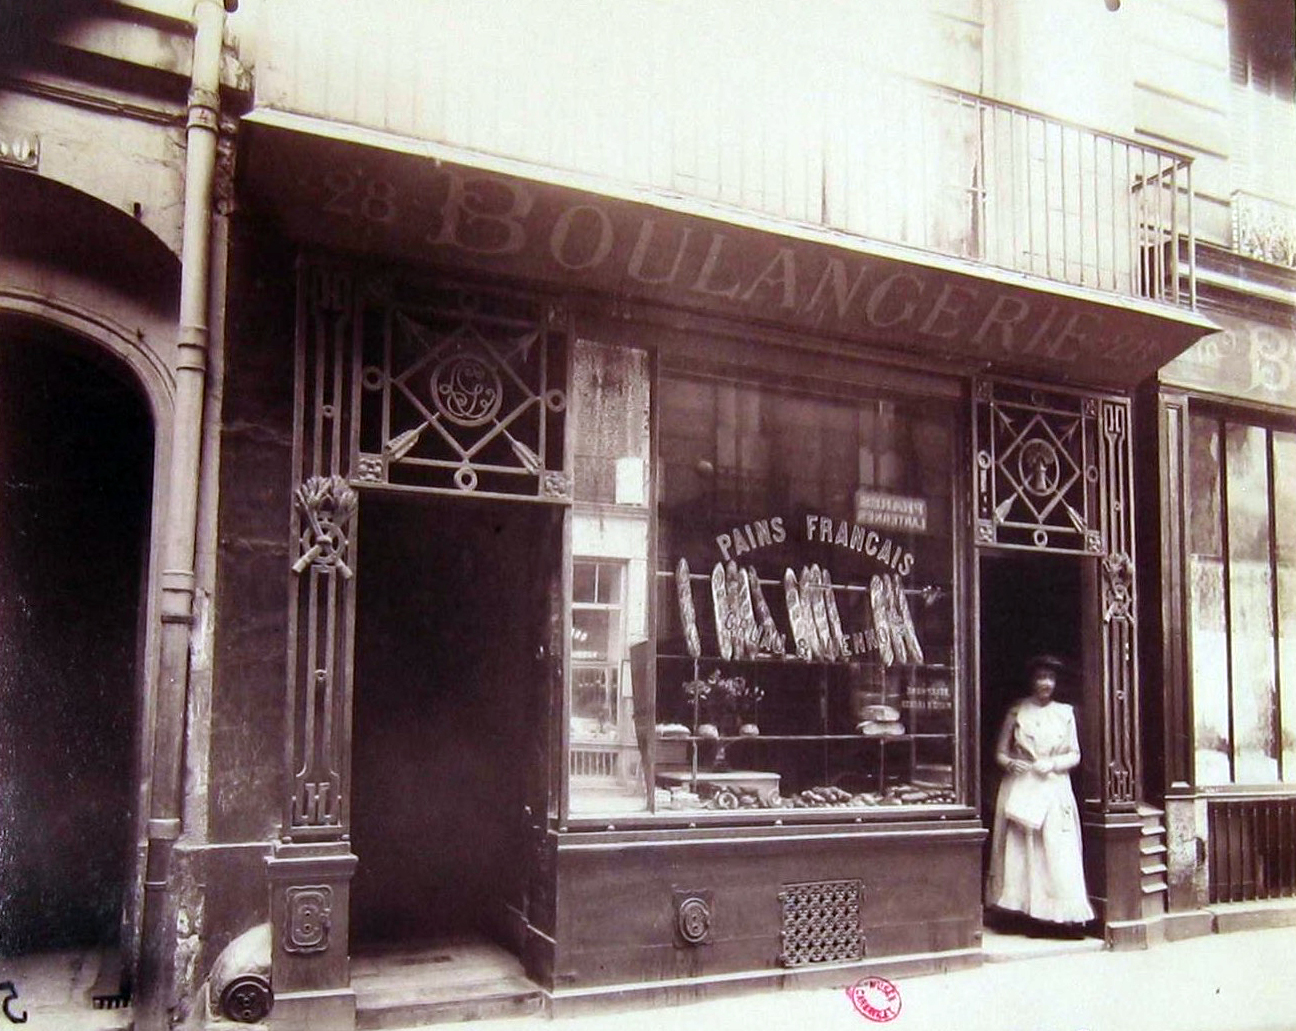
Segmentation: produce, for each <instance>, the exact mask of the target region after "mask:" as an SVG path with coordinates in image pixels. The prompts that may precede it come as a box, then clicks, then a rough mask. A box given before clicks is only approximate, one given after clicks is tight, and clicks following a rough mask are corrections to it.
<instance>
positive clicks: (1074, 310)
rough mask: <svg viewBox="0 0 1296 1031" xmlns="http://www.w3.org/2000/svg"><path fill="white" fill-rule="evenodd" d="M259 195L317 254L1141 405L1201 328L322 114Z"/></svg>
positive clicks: (985, 268)
mask: <svg viewBox="0 0 1296 1031" xmlns="http://www.w3.org/2000/svg"><path fill="white" fill-rule="evenodd" d="M243 125H244V139H243V146H244V152H243V156H242V160H241V162H240V175H241V179H242V190H243V195H244V197H245V199H246V200H248V201H249V202H250V204H251V205H252V207H253V210H255V211H257V212H259V213H262V214H265V215H268V216H272V217H273V218H274V219H275V220H276V222H277V223H278V224H279V225H280V227H281V229H282V230H283V232H284V233H285V234H286V235H287V236H288V237H289V238H290V239H293V240H295V241H297V242H299V243H302V244H308V245H316V246H322V247H328V248H335V249H339V250H342V251H348V252H352V253H360V254H368V255H381V256H383V257H395V258H400V259H402V260H407V261H416V262H427V263H429V264H431V265H435V266H438V267H443V268H456V269H466V270H471V271H474V272H480V273H485V274H492V275H499V276H504V277H508V278H510V279H513V280H525V281H531V282H539V283H542V284H544V285H545V286H546V287H548V288H552V289H556V290H558V291H563V290H569V291H581V292H588V291H596V292H600V293H604V294H607V295H610V296H612V297H615V298H620V299H624V300H626V301H633V302H647V303H655V304H661V305H664V306H668V307H674V308H679V309H683V310H689V311H695V312H702V313H707V314H715V315H721V316H724V317H727V318H731V319H738V320H745V321H755V322H760V323H765V324H773V325H779V326H782V327H785V328H791V329H793V330H803V331H808V332H815V333H827V334H832V335H834V336H838V337H841V338H845V339H848V340H851V341H853V342H855V343H858V344H861V345H867V346H869V347H876V348H882V349H889V350H894V351H897V352H900V353H905V354H909V355H918V356H921V357H922V358H924V359H926V360H930V361H934V362H939V363H942V364H948V363H954V364H957V365H959V366H962V367H967V366H968V365H972V366H973V367H974V368H980V369H982V370H985V371H987V372H993V373H996V374H1005V375H1018V376H1027V377H1031V378H1040V379H1047V380H1051V381H1060V382H1065V383H1073V384H1076V385H1084V386H1092V387H1100V388H1109V389H1120V390H1124V389H1129V388H1132V387H1133V386H1134V385H1136V384H1138V383H1139V382H1141V381H1143V380H1145V379H1146V378H1147V377H1149V376H1151V375H1152V374H1154V373H1155V372H1156V371H1157V370H1158V369H1159V368H1160V367H1161V366H1163V365H1164V364H1165V363H1166V362H1168V361H1169V360H1171V359H1172V358H1174V357H1175V356H1177V355H1178V354H1180V353H1182V352H1183V351H1184V350H1186V349H1187V348H1188V347H1189V346H1190V345H1191V344H1192V343H1193V342H1194V341H1195V340H1197V339H1199V338H1200V337H1202V336H1204V335H1205V334H1207V333H1211V332H1214V331H1215V329H1216V328H1217V327H1216V326H1215V325H1214V324H1213V323H1212V322H1211V321H1210V320H1209V319H1207V318H1205V317H1204V316H1202V315H1201V314H1199V313H1197V312H1193V311H1190V310H1188V309H1185V308H1179V307H1175V306H1172V305H1168V304H1164V303H1160V302H1155V301H1150V300H1144V299H1140V298H1130V297H1123V296H1120V295H1117V294H1113V293H1107V292H1103V291H1098V290H1094V289H1091V288H1086V287H1077V286H1070V285H1067V284H1062V283H1057V282H1054V281H1052V280H1046V279H1043V278H1041V277H1038V276H1032V275H1028V274H1025V273H1018V272H1011V271H1006V270H1003V269H998V268H995V267H992V266H989V265H985V264H982V263H978V262H974V261H969V260H965V259H960V258H955V257H948V256H945V255H940V254H936V253H933V252H930V251H924V250H919V249H916V248H912V247H906V246H903V245H899V244H893V243H887V242H884V241H877V240H872V239H866V238H863V237H859V236H853V235H850V234H847V233H843V232H840V231H836V230H832V229H828V228H825V227H822V226H818V225H807V224H803V223H795V222H790V221H786V220H781V219H776V218H772V217H769V216H765V215H761V214H759V213H756V212H752V211H749V210H746V209H742V208H737V207H733V206H729V205H724V204H721V203H717V202H711V201H707V200H704V199H699V198H696V197H690V196H686V195H682V194H678V193H667V192H664V191H662V190H657V189H648V188H641V187H636V186H633V185H628V184H625V183H618V182H611V181H608V180H604V179H601V178H596V177H593V176H588V175H582V174H580V173H574V172H567V171H563V170H559V169H553V168H547V167H541V166H536V165H532V164H529V163H525V162H521V161H517V160H515V159H510V158H505V157H499V156H495V155H490V154H486V153H482V152H478V151H470V150H466V149H462V148H457V147H452V146H448V145H446V144H442V143H437V142H434V141H429V140H422V139H415V138H411V137H404V136H397V135H394V134H390V133H386V132H382V131H380V130H375V129H370V128H365V127H361V126H354V125H348V124H345V123H339V122H334V121H329V120H325V119H320V118H315V117H312V116H309V115H302V114H297V113H294V112H288V111H281V110H276V109H272V108H258V109H256V110H254V111H252V112H250V113H249V114H248V115H246V116H244V119H243Z"/></svg>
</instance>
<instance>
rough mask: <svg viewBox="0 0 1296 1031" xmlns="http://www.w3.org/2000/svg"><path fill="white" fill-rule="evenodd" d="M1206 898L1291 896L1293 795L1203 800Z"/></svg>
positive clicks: (1294, 892) (1295, 856)
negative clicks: (1206, 871) (1205, 801)
mask: <svg viewBox="0 0 1296 1031" xmlns="http://www.w3.org/2000/svg"><path fill="white" fill-rule="evenodd" d="M1206 813H1207V817H1206V819H1207V869H1208V871H1209V874H1208V882H1209V894H1210V901H1211V902H1251V901H1255V900H1258V899H1271V898H1286V897H1291V896H1296V797H1290V798H1261V799H1220V798H1213V799H1211V800H1210V801H1209V802H1207V804H1206Z"/></svg>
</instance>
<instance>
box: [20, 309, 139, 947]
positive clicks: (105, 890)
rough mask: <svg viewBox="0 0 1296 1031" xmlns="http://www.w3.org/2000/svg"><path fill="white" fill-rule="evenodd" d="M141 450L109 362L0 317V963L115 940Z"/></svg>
mask: <svg viewBox="0 0 1296 1031" xmlns="http://www.w3.org/2000/svg"><path fill="white" fill-rule="evenodd" d="M153 447H154V434H153V424H152V418H151V415H150V411H149V408H148V405H147V403H146V402H145V400H144V398H143V397H142V395H141V392H140V391H139V390H138V389H137V388H136V386H135V384H134V383H133V382H131V381H130V379H129V378H128V374H127V373H126V372H125V370H124V367H123V366H119V365H118V363H117V362H116V361H115V360H112V359H109V358H107V357H106V356H104V355H103V354H102V352H100V351H98V350H97V349H95V348H94V347H93V346H91V345H89V344H85V343H83V342H81V341H79V340H77V339H75V338H72V337H70V336H69V335H68V334H65V333H62V332H60V331H58V330H55V329H52V328H50V327H47V326H44V325H40V324H37V323H34V322H30V321H25V320H7V319H6V320H0V728H3V732H0V955H16V954H22V953H31V952H36V951H45V950H49V949H56V948H68V947H80V946H112V945H113V944H115V943H117V942H118V941H119V939H120V937H121V930H122V920H123V914H124V913H125V912H126V909H125V907H124V900H125V899H126V898H127V889H128V886H129V884H130V882H131V879H132V876H133V873H132V871H133V863H132V858H131V857H132V851H133V841H134V826H135V820H136V816H137V814H136V798H137V784H138V768H137V755H138V747H139V738H138V733H139V707H140V704H141V692H140V689H139V684H140V682H141V679H142V675H143V672H144V671H143V669H142V667H143V664H144V656H143V647H142V644H141V641H142V639H143V635H142V630H143V616H142V613H143V611H144V592H143V590H142V585H143V584H144V583H145V582H146V579H145V568H146V564H147V559H148V539H149V524H150V512H151V507H152V474H153Z"/></svg>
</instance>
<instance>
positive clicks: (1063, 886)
mask: <svg viewBox="0 0 1296 1031" xmlns="http://www.w3.org/2000/svg"><path fill="white" fill-rule="evenodd" d="M997 754H998V755H999V756H1001V757H1006V758H1008V759H1021V760H1023V761H1025V762H1028V763H1033V762H1035V761H1036V760H1039V759H1044V760H1047V761H1048V764H1049V765H1050V766H1051V767H1052V769H1051V770H1050V771H1049V772H1047V773H1038V772H1036V771H1034V770H1027V771H1026V772H1024V773H1011V772H1008V771H1005V772H1004V779H1003V783H1002V784H1001V785H1000V788H999V797H998V799H997V801H996V804H995V818H994V830H993V835H992V837H991V848H990V874H989V877H988V878H987V881H986V902H987V904H989V905H991V906H998V907H999V908H1001V909H1010V910H1014V911H1016V912H1019V913H1025V914H1026V915H1027V916H1031V917H1034V918H1035V919H1037V920H1048V921H1051V922H1054V923H1083V922H1085V921H1087V920H1092V919H1093V916H1094V911H1093V907H1092V906H1090V905H1089V895H1088V892H1087V891H1086V890H1085V880H1084V862H1083V859H1082V855H1081V849H1080V813H1079V811H1078V810H1077V808H1076V800H1075V793H1074V792H1073V791H1072V790H1071V778H1070V776H1069V775H1068V773H1069V771H1070V770H1071V769H1072V768H1073V767H1074V766H1076V765H1077V764H1078V763H1079V762H1080V740H1079V736H1078V735H1077V733H1076V721H1075V712H1074V711H1073V710H1072V708H1071V706H1069V705H1065V704H1063V703H1062V702H1048V703H1047V704H1044V705H1041V704H1039V703H1038V702H1037V701H1035V700H1034V699H1033V698H1027V699H1024V700H1023V701H1020V702H1018V703H1017V704H1016V705H1014V706H1013V707H1012V709H1011V710H1009V712H1008V716H1007V718H1006V719H1005V721H1004V726H1003V730H1002V731H1001V732H1000V735H999V743H998V747H997ZM1001 765H1002V761H1001Z"/></svg>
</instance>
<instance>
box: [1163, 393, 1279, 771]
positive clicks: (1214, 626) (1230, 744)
mask: <svg viewBox="0 0 1296 1031" xmlns="http://www.w3.org/2000/svg"><path fill="white" fill-rule="evenodd" d="M1189 430H1190V437H1189V447H1190V462H1189V476H1190V480H1189V483H1190V491H1189V548H1190V560H1189V574H1190V578H1191V579H1190V584H1191V588H1190V590H1191V598H1190V603H1191V618H1192V671H1193V707H1194V712H1195V722H1196V727H1195V734H1196V777H1197V782H1198V784H1200V785H1222V784H1245V785H1259V784H1271V783H1276V782H1288V783H1291V782H1296V432H1292V431H1290V430H1285V429H1281V428H1277V427H1269V426H1264V425H1257V424H1253V423H1248V422H1243V421H1241V420H1235V419H1232V418H1229V417H1228V416H1226V415H1217V414H1214V413H1212V412H1206V413H1196V414H1194V415H1193V416H1192V418H1191V419H1190V425H1189Z"/></svg>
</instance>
